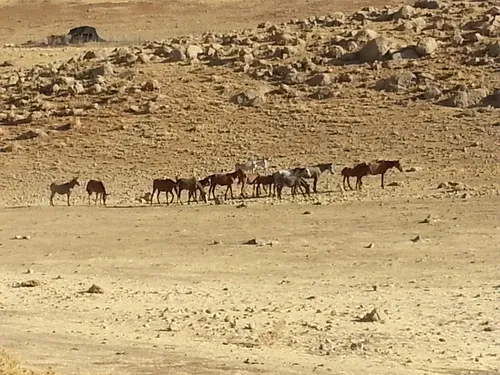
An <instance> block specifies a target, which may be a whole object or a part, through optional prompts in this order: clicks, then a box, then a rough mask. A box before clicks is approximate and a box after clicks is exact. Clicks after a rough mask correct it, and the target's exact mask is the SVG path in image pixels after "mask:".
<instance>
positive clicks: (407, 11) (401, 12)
mask: <svg viewBox="0 0 500 375" xmlns="http://www.w3.org/2000/svg"><path fill="white" fill-rule="evenodd" d="M415 13H416V10H415V8H413V7H412V6H411V5H407V4H406V5H403V6H402V7H401V8H399V9H398V11H397V12H396V13H394V15H393V18H394V20H400V19H403V20H408V19H410V18H412V17H413V16H414V15H415Z"/></svg>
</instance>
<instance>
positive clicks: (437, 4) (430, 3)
mask: <svg viewBox="0 0 500 375" xmlns="http://www.w3.org/2000/svg"><path fill="white" fill-rule="evenodd" d="M413 6H414V7H415V8H422V9H441V8H443V7H444V6H445V4H444V3H443V2H442V1H440V0H417V1H415V4H413Z"/></svg>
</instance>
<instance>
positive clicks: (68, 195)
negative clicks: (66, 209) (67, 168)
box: [66, 191, 71, 206]
mask: <svg viewBox="0 0 500 375" xmlns="http://www.w3.org/2000/svg"><path fill="white" fill-rule="evenodd" d="M70 195H71V191H68V192H67V193H66V196H67V197H68V206H71V204H69V197H70Z"/></svg>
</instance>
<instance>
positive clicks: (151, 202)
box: [149, 188, 156, 205]
mask: <svg viewBox="0 0 500 375" xmlns="http://www.w3.org/2000/svg"><path fill="white" fill-rule="evenodd" d="M155 192H156V190H155V189H154V188H153V192H152V193H151V201H150V202H149V204H151V205H153V198H154V196H155Z"/></svg>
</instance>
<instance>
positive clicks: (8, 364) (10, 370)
mask: <svg viewBox="0 0 500 375" xmlns="http://www.w3.org/2000/svg"><path fill="white" fill-rule="evenodd" d="M53 374H54V372H52V371H42V372H38V371H33V370H28V369H26V368H23V367H22V366H21V362H20V361H19V360H18V359H17V358H16V357H14V356H13V355H12V354H10V353H7V352H6V351H5V350H4V349H0V375H53Z"/></svg>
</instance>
